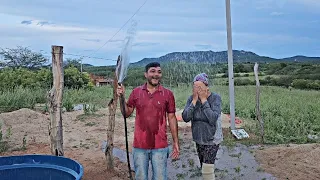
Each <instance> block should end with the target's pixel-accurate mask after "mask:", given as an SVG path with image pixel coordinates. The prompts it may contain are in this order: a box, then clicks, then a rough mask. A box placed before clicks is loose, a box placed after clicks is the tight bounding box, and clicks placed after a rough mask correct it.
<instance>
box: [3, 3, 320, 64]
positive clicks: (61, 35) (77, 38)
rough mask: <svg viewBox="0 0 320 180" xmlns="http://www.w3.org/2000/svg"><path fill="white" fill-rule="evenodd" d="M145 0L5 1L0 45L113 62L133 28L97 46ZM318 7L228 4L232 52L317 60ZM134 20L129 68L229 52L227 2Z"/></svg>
mask: <svg viewBox="0 0 320 180" xmlns="http://www.w3.org/2000/svg"><path fill="white" fill-rule="evenodd" d="M144 2H145V0H121V1H120V0H119V1H115V0H90V1H89V0H67V1H66V0H55V1H53V0H0V19H1V25H0V47H2V48H13V47H16V46H18V45H19V46H28V47H30V48H31V49H33V50H35V51H40V50H43V51H44V52H50V51H51V45H53V44H55V45H63V46H64V52H65V53H69V54H79V55H90V56H93V57H103V58H111V59H115V58H116V57H117V55H118V54H119V53H120V52H121V48H122V41H123V40H124V38H125V35H126V31H127V29H128V28H129V27H130V23H128V25H127V26H125V27H124V28H123V29H122V30H121V31H120V32H119V34H118V35H117V36H115V37H114V38H113V39H112V41H111V42H109V43H107V44H106V45H105V46H104V47H103V48H101V49H99V48H100V47H101V46H102V45H103V44H105V42H106V41H108V40H109V39H110V38H111V37H112V36H113V35H114V34H115V33H116V32H117V31H118V30H119V29H120V27H121V26H122V25H123V24H124V23H125V22H126V21H127V20H128V19H129V18H130V17H131V16H132V15H133V14H134V12H135V11H136V10H137V9H138V8H139V7H140V6H141V5H142V4H143V3H144ZM319 9H320V0H231V10H232V30H233V49H238V50H246V51H252V52H255V53H257V54H259V55H264V56H270V57H275V58H282V57H288V56H294V55H307V56H320V33H319V32H320V11H319ZM133 19H134V20H136V21H137V34H136V36H135V38H134V42H133V47H132V52H131V62H135V61H139V60H141V59H142V58H144V57H159V56H162V55H165V54H167V53H170V52H177V51H179V52H182V51H199V50H212V51H223V50H227V43H226V42H227V40H226V20H225V1H224V0H200V1H195V0H148V1H147V2H146V4H145V5H144V6H143V7H142V8H141V10H140V11H139V13H138V14H137V15H136V16H134V18H133ZM98 49H99V50H98ZM97 50H98V51H97ZM47 55H48V54H47ZM65 57H67V56H65ZM75 58H76V57H75ZM84 62H85V63H90V64H94V65H109V64H114V63H115V62H113V61H107V60H101V59H92V58H90V59H88V58H85V59H84Z"/></svg>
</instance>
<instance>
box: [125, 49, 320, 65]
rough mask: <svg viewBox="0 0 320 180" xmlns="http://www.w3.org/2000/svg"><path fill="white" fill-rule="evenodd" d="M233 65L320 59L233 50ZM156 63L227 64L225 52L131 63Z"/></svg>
mask: <svg viewBox="0 0 320 180" xmlns="http://www.w3.org/2000/svg"><path fill="white" fill-rule="evenodd" d="M233 58H234V59H233V61H234V63H247V62H260V63H268V62H307V61H316V62H320V57H306V56H293V57H288V58H282V59H276V58H271V57H266V56H260V55H257V54H256V53H253V52H250V51H243V50H233ZM153 61H157V62H161V63H169V62H174V61H182V62H186V63H210V64H212V63H213V64H216V63H227V62H228V52H227V51H218V52H214V51H193V52H172V53H169V54H166V55H164V56H161V57H158V58H144V59H142V60H140V61H138V62H135V63H132V64H131V65H133V66H144V65H146V64H148V63H150V62H153Z"/></svg>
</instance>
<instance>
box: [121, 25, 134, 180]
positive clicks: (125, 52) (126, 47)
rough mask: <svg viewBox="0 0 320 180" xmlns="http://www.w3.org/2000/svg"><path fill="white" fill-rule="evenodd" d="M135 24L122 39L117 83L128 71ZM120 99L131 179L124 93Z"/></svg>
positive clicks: (122, 79)
mask: <svg viewBox="0 0 320 180" xmlns="http://www.w3.org/2000/svg"><path fill="white" fill-rule="evenodd" d="M136 26H137V22H136V21H132V24H131V27H130V28H129V29H128V31H127V36H126V38H125V39H124V41H123V49H122V51H121V55H120V61H119V64H118V66H117V69H116V75H117V78H118V85H119V86H122V83H123V81H124V79H125V78H126V76H127V72H128V66H129V64H130V56H129V54H130V52H131V47H132V41H133V37H134V35H135V34H136ZM120 101H121V104H122V107H121V109H122V112H123V113H122V115H123V119H124V128H125V140H126V151H127V162H128V169H129V176H130V179H133V177H132V174H131V166H130V156H129V145H128V130H127V119H126V109H125V103H126V102H125V98H124V94H122V95H121V96H120Z"/></svg>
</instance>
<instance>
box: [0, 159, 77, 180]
mask: <svg viewBox="0 0 320 180" xmlns="http://www.w3.org/2000/svg"><path fill="white" fill-rule="evenodd" d="M82 176H83V167H82V165H81V164H80V163H78V162H77V161H75V160H72V159H69V158H66V157H62V156H51V155H22V156H4V157H0V179H1V180H49V179H50V180H81V178H82Z"/></svg>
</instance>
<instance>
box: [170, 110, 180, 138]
mask: <svg viewBox="0 0 320 180" xmlns="http://www.w3.org/2000/svg"><path fill="white" fill-rule="evenodd" d="M168 121H169V127H170V131H171V134H172V139H173V142H174V143H177V144H179V139H178V121H177V118H176V114H175V113H168Z"/></svg>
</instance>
